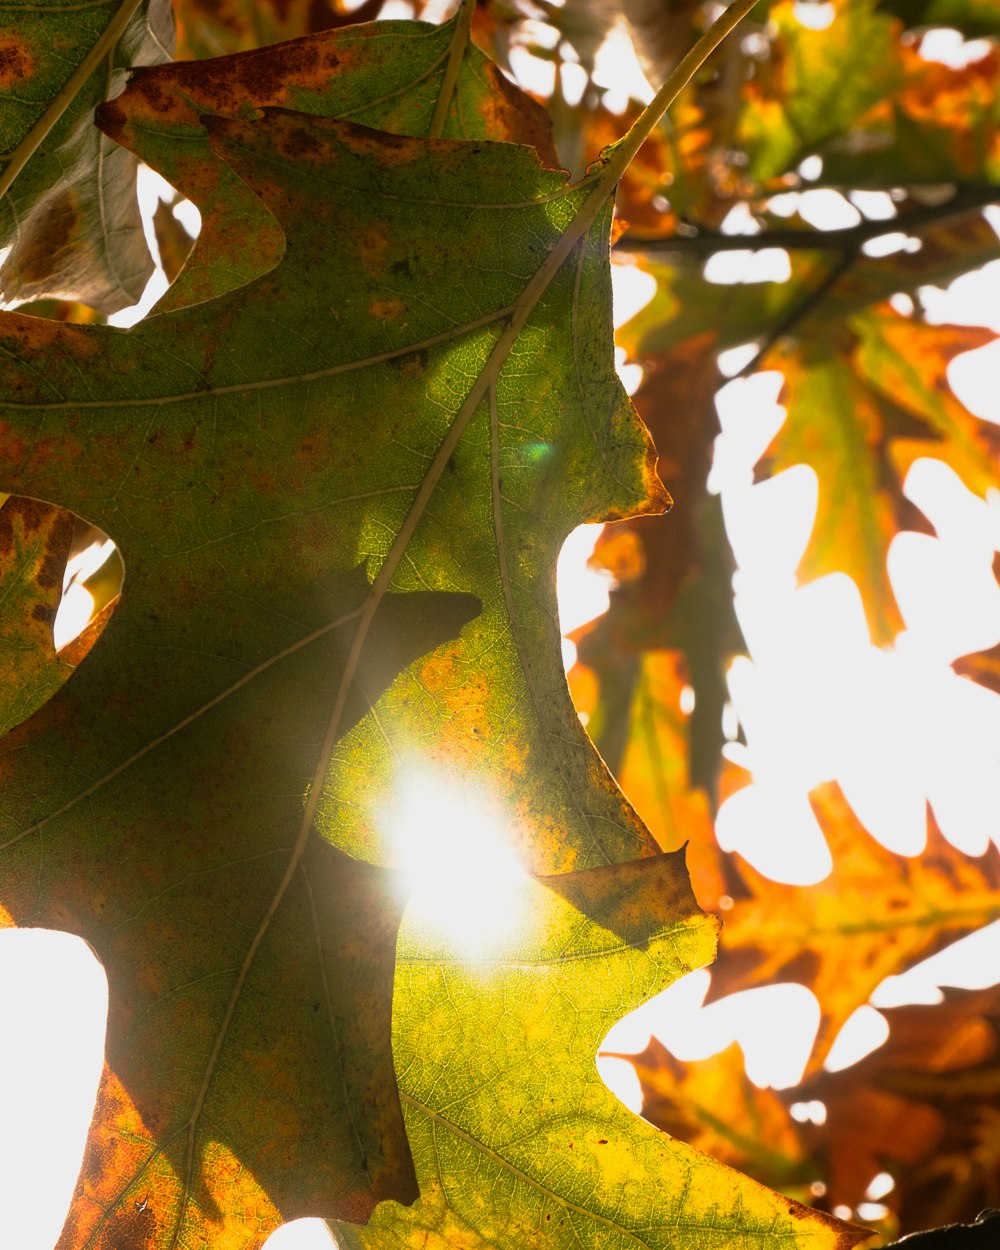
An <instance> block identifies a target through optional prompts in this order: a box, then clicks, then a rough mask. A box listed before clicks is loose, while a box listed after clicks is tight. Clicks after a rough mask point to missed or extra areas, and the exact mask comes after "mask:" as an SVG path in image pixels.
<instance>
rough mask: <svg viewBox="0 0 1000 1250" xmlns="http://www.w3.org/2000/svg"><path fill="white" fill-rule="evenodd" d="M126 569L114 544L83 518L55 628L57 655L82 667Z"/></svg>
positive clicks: (73, 544)
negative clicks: (81, 664) (80, 664)
mask: <svg viewBox="0 0 1000 1250" xmlns="http://www.w3.org/2000/svg"><path fill="white" fill-rule="evenodd" d="M124 578H125V566H124V564H123V563H122V558H121V554H120V552H119V551H118V548H117V547H116V546H115V543H114V540H113V539H112V538H110V537H109V536H108V535H107V534H106V533H105V532H104V530H102V529H100V528H99V527H98V526H96V525H92V524H91V523H90V522H89V521H84V520H83V519H82V518H81V517H76V518H75V524H74V527H73V539H72V542H71V544H70V550H69V555H68V557H67V559H66V570H65V573H64V575H63V588H62V598H61V600H60V602H59V608H58V610H57V612H56V616H55V620H54V622H53V625H52V634H53V639H54V642H55V647H56V651H57V653H59V654H60V655H62V656H63V658H65V659H68V660H69V661H70V663H72V664H79V663H80V661H81V660H82V659H83V657H84V656H85V655H86V654H87V652H88V651H89V650H90V648H91V647H92V646H93V645H94V643H95V642H96V641H97V639H98V637H99V636H100V634H101V631H102V630H103V629H104V626H105V625H106V624H107V622H108V620H109V619H110V616H111V613H112V612H113V611H114V608H115V605H116V604H117V602H118V598H119V596H120V594H121V589H122V582H123V581H124Z"/></svg>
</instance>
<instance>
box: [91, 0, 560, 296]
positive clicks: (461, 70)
mask: <svg viewBox="0 0 1000 1250" xmlns="http://www.w3.org/2000/svg"><path fill="white" fill-rule="evenodd" d="M453 51H454V53H455V59H454V62H453V59H452V54H453ZM439 99H443V100H446V101H447V105H446V107H443V108H442V109H441V115H440V123H439V126H438V128H437V129H438V133H439V134H440V135H441V136H442V137H443V138H446V139H494V140H505V139H506V140H512V141H515V142H519V143H530V144H532V145H534V146H535V147H536V148H537V149H538V150H539V152H540V153H541V155H542V157H543V158H544V159H545V161H546V163H547V164H549V165H556V164H557V161H556V155H555V151H554V149H553V147H552V138H551V124H550V122H549V118H548V114H547V113H546V112H545V110H544V109H543V108H542V107H541V105H539V104H537V103H536V102H535V101H534V100H532V99H530V97H528V96H526V95H524V93H523V92H521V91H518V90H517V89H516V88H515V87H513V86H512V85H511V84H510V82H509V81H508V80H507V79H506V78H505V77H504V75H503V74H502V73H501V72H500V70H499V69H498V68H497V67H496V65H494V64H493V62H492V61H489V60H488V59H487V58H486V56H485V55H484V54H483V53H482V52H480V50H479V49H478V48H477V47H476V46H475V44H473V43H471V42H469V40H468V39H467V38H464V37H463V31H462V29H460V28H459V26H458V23H457V19H456V18H453V19H452V20H451V21H450V22H446V23H444V24H443V25H441V26H430V25H428V24H427V23H425V22H369V23H366V24H364V25H359V26H352V27H349V28H347V29H346V30H328V31H323V32H322V33H320V34H317V35H309V36H304V37H302V38H300V39H292V40H289V41H287V42H285V43H279V44H273V45H272V46H270V47H266V48H259V49H256V50H255V51H252V52H241V53H237V54H235V55H232V56H225V57H219V58H217V59H214V60H209V61H197V62H187V63H184V62H181V63H178V64H173V65H160V66H153V67H150V68H146V69H138V70H136V71H135V73H134V74H133V75H132V79H131V81H130V83H129V85H128V87H127V88H126V90H125V92H124V94H123V95H121V96H119V97H118V98H117V99H116V100H114V101H113V102H112V103H110V104H108V105H106V106H105V107H104V108H102V109H101V112H100V116H99V120H100V124H101V127H102V129H103V130H104V131H105V133H106V134H108V135H110V136H111V137H112V138H114V139H115V140H116V141H117V142H118V143H121V144H124V146H125V147H126V148H129V149H130V150H131V151H133V152H135V153H136V154H137V155H138V156H139V157H140V158H141V159H142V160H144V161H146V162H147V163H149V164H151V165H154V166H155V167H156V168H157V169H158V170H160V171H161V172H162V173H163V175H164V177H165V178H167V179H168V181H169V182H171V183H172V184H173V185H174V186H175V187H177V188H178V190H180V191H182V192H183V193H184V195H186V196H187V197H188V199H190V200H191V201H192V202H193V203H194V204H196V205H197V206H198V208H199V209H200V210H201V214H202V222H203V224H202V230H201V234H200V235H199V237H198V241H197V243H196V244H195V247H194V250H193V252H192V254H191V256H190V257H189V259H188V262H187V264H186V265H185V267H184V270H183V271H182V273H181V274H180V276H179V278H178V279H177V281H176V282H175V283H174V284H173V286H172V287H171V288H170V290H169V291H168V292H167V294H166V295H165V296H164V298H163V300H162V301H161V304H160V308H161V310H164V311H165V310H167V309H173V308H181V307H183V306H184V305H185V304H190V303H195V302H197V301H199V300H203V299H210V298H212V297H214V296H216V295H222V294H224V293H225V292H226V291H230V290H232V289H233V288H235V287H237V286H241V285H243V284H244V283H246V282H249V281H250V280H251V279H252V278H255V277H258V276H259V275H260V274H263V273H266V272H267V271H268V270H269V269H271V268H273V266H274V265H275V264H276V263H277V261H278V259H279V258H280V256H281V254H282V252H283V250H284V246H285V236H284V233H283V231H282V229H281V227H280V226H279V225H278V223H277V222H276V221H275V219H274V217H273V215H272V214H271V213H270V212H269V211H268V209H267V207H266V206H265V205H264V204H263V203H262V201H261V200H260V199H259V198H258V197H257V196H255V195H254V194H253V192H252V191H251V190H250V189H249V188H248V187H247V186H246V185H245V184H244V183H243V182H241V181H240V179H239V178H238V177H237V176H236V174H235V173H234V171H233V170H232V169H230V167H229V166H228V165H227V164H226V163H225V162H224V161H221V160H218V159H216V158H215V156H214V154H213V152H212V149H211V145H210V144H209V141H208V134H207V132H206V130H205V128H204V126H203V125H202V124H201V118H202V117H203V116H204V115H206V114H208V115H220V116H223V117H246V116H252V115H253V113H254V110H255V109H257V108H261V107H265V106H274V107H280V108H291V109H295V110H297V111H298V112H301V113H310V114H314V115H317V116H321V117H340V118H343V119H345V120H349V121H353V122H357V123H359V124H360V125H364V126H372V127H375V128H377V129H379V130H383V131H388V132H390V133H392V134H400V135H410V136H413V137H417V138H419V137H421V136H424V135H427V134H429V133H431V131H432V125H433V123H434V121H435V118H436V115H437V110H438V101H439Z"/></svg>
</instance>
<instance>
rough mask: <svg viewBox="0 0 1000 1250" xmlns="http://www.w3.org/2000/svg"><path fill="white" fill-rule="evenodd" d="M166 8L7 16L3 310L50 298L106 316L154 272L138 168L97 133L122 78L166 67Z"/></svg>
mask: <svg viewBox="0 0 1000 1250" xmlns="http://www.w3.org/2000/svg"><path fill="white" fill-rule="evenodd" d="M172 50H173V17H172V14H171V9H170V3H169V0H119V3H117V4H110V3H109V4H89V5H88V4H85V5H82V6H73V7H69V8H67V7H66V6H62V5H59V4H58V3H44V2H43V3H41V4H32V5H23V6H18V5H14V6H10V7H9V8H8V9H7V10H6V12H5V16H4V24H3V30H2V31H0V134H2V135H3V140H2V143H3V148H4V151H3V153H2V154H0V241H2V242H0V246H6V245H10V247H11V250H10V252H9V254H8V255H7V257H6V258H5V260H4V262H3V268H2V270H0V302H4V303H6V304H8V305H14V304H21V303H25V302H26V301H28V300H33V299H38V298H40V297H42V296H49V295H55V296H58V297H59V298H61V299H66V300H80V301H83V302H84V303H86V304H90V305H91V306H92V307H94V308H96V309H98V310H100V311H101V312H105V313H112V312H116V311H117V310H118V309H120V308H124V307H126V306H127V305H129V304H134V303H135V302H136V301H137V300H138V298H139V296H140V295H141V294H142V291H143V288H144V287H145V285H146V280H147V279H148V278H149V276H150V274H151V273H152V272H153V260H152V257H151V256H150V255H149V249H148V248H147V246H146V242H145V238H144V237H143V231H142V221H141V219H140V216H139V205H138V202H137V200H136V195H135V179H136V170H137V167H138V166H137V162H136V160H135V158H134V157H133V156H132V155H131V154H130V153H129V152H126V151H125V150H124V149H123V148H121V147H119V146H118V145H117V144H114V143H111V142H110V141H109V140H108V139H106V138H105V137H104V136H103V135H101V134H100V133H99V132H98V131H97V130H95V129H94V125H93V115H94V109H95V106H97V105H98V104H100V103H101V102H102V101H103V100H107V99H109V98H110V97H111V96H113V95H116V94H117V93H118V92H120V91H121V90H122V88H123V87H124V85H125V71H126V69H127V68H128V67H130V66H133V65H149V64H154V63H155V62H158V61H162V60H165V59H168V58H169V57H170V55H171V52H172Z"/></svg>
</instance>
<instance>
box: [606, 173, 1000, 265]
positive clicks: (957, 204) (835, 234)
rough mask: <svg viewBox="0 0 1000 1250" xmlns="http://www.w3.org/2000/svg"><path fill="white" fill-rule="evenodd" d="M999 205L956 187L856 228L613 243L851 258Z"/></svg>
mask: <svg viewBox="0 0 1000 1250" xmlns="http://www.w3.org/2000/svg"><path fill="white" fill-rule="evenodd" d="M996 203H1000V186H981V185H979V184H974V183H973V184H968V185H960V186H959V187H957V189H956V191H955V194H954V195H953V196H952V197H951V199H950V200H946V201H945V202H944V203H943V204H927V205H924V206H922V207H920V208H915V209H912V210H911V211H910V212H907V213H903V214H901V215H900V216H899V217H890V218H887V219H884V220H882V221H862V222H860V223H859V224H858V225H856V226H842V227H840V228H838V229H836V230H794V229H793V230H765V231H763V232H762V233H761V234H718V233H716V232H714V231H710V230H699V231H698V232H697V234H691V235H681V234H676V235H670V236H669V237H667V238H659V239H643V238H636V237H634V236H632V235H630V234H624V235H622V237H621V238H620V239H619V240H618V241H617V242H616V243H615V250H616V251H618V252H639V253H644V254H648V255H652V254H654V253H659V252H686V253H688V254H689V255H693V256H711V255H713V254H714V253H715V252H737V251H739V252H742V251H751V252H757V251H761V250H763V249H764V248H769V247H781V248H784V249H785V251H788V252H817V251H824V252H827V251H829V252H847V251H851V252H856V251H858V250H860V248H861V247H862V245H863V244H865V243H867V242H868V241H869V240H870V239H877V238H880V237H881V236H882V235H885V234H897V233H901V234H908V233H915V232H917V231H920V230H926V229H927V228H928V227H929V226H934V225H940V224H941V223H943V222H946V221H948V220H949V219H950V218H952V217H959V216H962V215H963V214H964V213H967V212H969V211H971V210H972V209H974V208H983V207H985V206H986V205H987V204H996Z"/></svg>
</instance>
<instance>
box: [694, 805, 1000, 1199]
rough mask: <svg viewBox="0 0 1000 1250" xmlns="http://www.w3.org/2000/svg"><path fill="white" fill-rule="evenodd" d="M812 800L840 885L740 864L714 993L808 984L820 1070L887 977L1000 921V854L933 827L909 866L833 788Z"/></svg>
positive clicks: (813, 1063) (830, 880)
mask: <svg viewBox="0 0 1000 1250" xmlns="http://www.w3.org/2000/svg"><path fill="white" fill-rule="evenodd" d="M810 797H811V802H812V805H813V809H814V811H815V812H816V816H817V818H818V820H819V821H820V823H821V825H822V827H823V832H824V833H825V835H826V838H827V841H828V842H829V844H830V850H831V852H832V855H833V869H832V871H831V873H830V875H829V876H827V877H826V878H825V879H824V880H823V881H821V882H819V883H818V884H817V885H811V886H787V885H781V884H779V883H778V882H775V881H771V880H770V879H768V878H767V877H765V876H763V875H762V874H761V873H758V872H756V871H755V870H754V869H753V868H751V867H750V866H749V864H742V865H741V867H740V874H741V876H742V878H743V881H744V884H745V887H746V891H747V893H746V896H745V897H737V898H736V899H735V902H734V906H733V908H732V910H731V911H730V912H729V913H728V914H727V915H726V925H725V929H724V930H723V936H722V947H721V953H720V957H719V961H718V963H717V965H716V967H715V969H714V970H713V974H712V990H711V993H712V997H719V996H721V995H723V994H727V993H731V992H733V991H735V990H741V989H747V988H749V987H750V986H753V985H761V984H766V983H768V982H772V981H783V980H797V981H800V982H802V983H803V984H805V985H807V986H808V987H809V988H810V989H811V990H813V992H814V993H815V994H816V996H817V998H818V999H819V1002H820V1008H821V1011H822V1022H821V1024H820V1031H819V1036H818V1038H817V1043H816V1047H815V1049H814V1051H813V1056H812V1060H811V1068H812V1069H815V1067H816V1066H817V1065H818V1064H820V1063H822V1061H823V1059H824V1058H825V1056H826V1054H827V1052H828V1050H829V1048H830V1045H831V1044H832V1042H833V1039H834V1038H835V1037H836V1035H837V1033H838V1032H839V1031H840V1028H841V1026H842V1025H843V1024H844V1022H845V1021H846V1020H847V1018H848V1016H850V1015H851V1013H852V1012H853V1011H854V1010H855V1009H856V1008H857V1007H859V1006H860V1005H861V1004H862V1003H865V1002H867V1000H868V998H869V996H870V995H871V993H872V991H873V990H874V989H875V988H876V987H877V986H878V985H879V984H880V983H881V982H882V981H883V980H884V979H885V978H886V977H888V976H893V975H895V974H898V973H900V972H903V971H904V970H905V969H906V968H908V967H910V966H912V965H913V964H914V963H916V962H917V961H918V960H920V959H922V958H924V957H926V956H928V955H931V954H933V953H934V952H935V951H936V950H937V949H939V948H940V947H941V946H942V945H944V944H945V943H946V942H949V941H952V940H954V939H955V938H958V937H960V936H962V935H963V934H966V933H969V932H972V931H973V930H975V929H978V928H980V927H981V926H982V925H984V924H987V923H989V922H991V921H993V920H996V919H998V918H1000V851H998V850H997V848H996V847H991V848H990V850H989V851H988V852H987V853H986V854H985V855H984V856H982V858H980V859H973V858H971V857H970V856H967V855H963V854H962V853H961V852H959V851H957V850H956V849H955V848H954V847H953V846H951V845H950V844H949V843H947V842H945V840H944V838H943V837H942V836H941V834H940V833H939V832H938V831H937V830H936V828H934V826H933V824H932V826H931V829H930V836H929V841H928V846H927V849H926V850H925V851H924V853H923V854H922V855H920V856H917V857H914V858H912V859H909V858H904V857H903V856H900V855H895V854H893V853H892V852H890V851H887V850H885V848H884V847H882V846H880V845H879V843H877V842H876V841H875V840H874V838H872V837H871V836H870V835H869V834H868V833H867V832H866V831H865V829H864V828H863V827H862V826H861V824H860V822H859V821H858V819H857V817H856V816H855V815H854V813H853V812H852V811H851V809H850V807H849V806H848V804H847V802H846V800H845V799H844V797H843V795H842V793H841V791H840V788H839V787H838V786H837V785H836V784H835V783H832V782H831V783H828V784H826V785H823V786H821V787H819V788H818V789H817V790H815V791H814V792H813V794H812V795H811V796H810ZM868 1179H869V1180H870V1179H871V1178H870V1177H869V1178H868Z"/></svg>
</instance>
